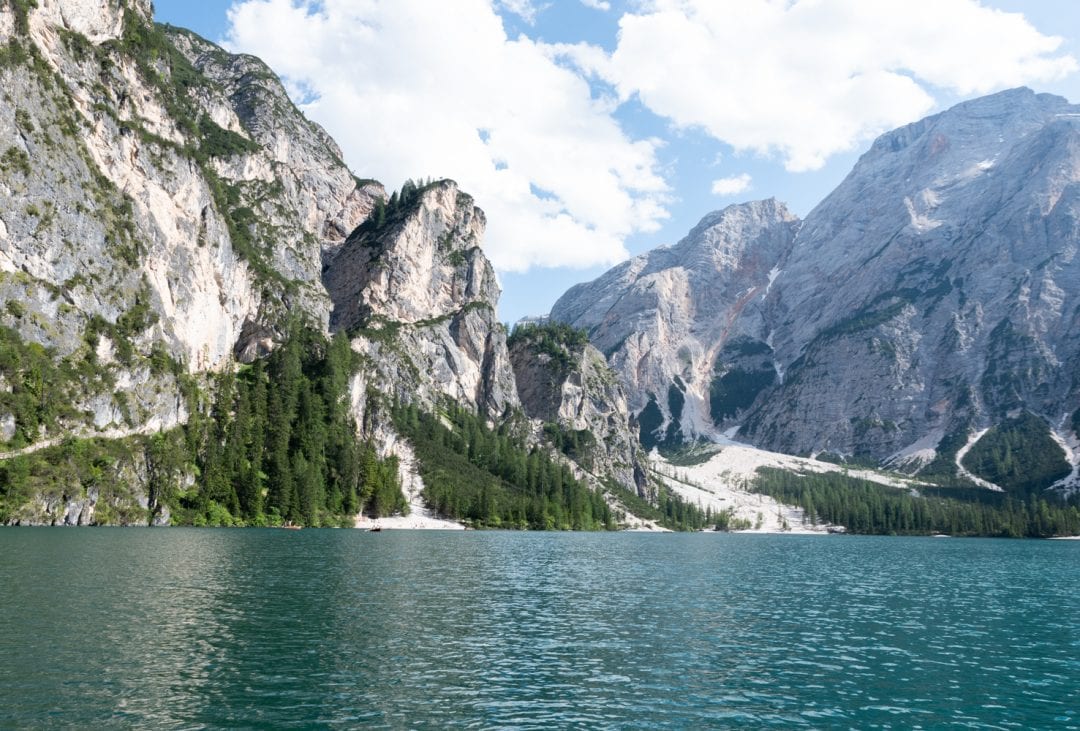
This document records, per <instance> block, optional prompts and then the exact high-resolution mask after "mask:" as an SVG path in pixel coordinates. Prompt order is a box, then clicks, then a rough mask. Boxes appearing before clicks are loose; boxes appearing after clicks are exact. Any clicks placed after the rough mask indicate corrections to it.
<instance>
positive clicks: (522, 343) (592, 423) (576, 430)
mask: <svg viewBox="0 0 1080 731" xmlns="http://www.w3.org/2000/svg"><path fill="white" fill-rule="evenodd" d="M510 362H511V364H512V365H513V368H514V377H515V379H516V380H517V385H518V393H519V394H520V398H521V405H522V407H523V409H524V410H525V413H526V415H527V416H529V418H531V419H533V420H534V421H537V422H540V423H541V424H543V428H544V430H545V431H546V432H548V434H549V435H550V436H551V438H552V441H553V442H554V443H555V444H556V445H557V446H558V447H559V448H560V449H561V450H562V451H563V452H564V453H565V454H567V455H568V456H570V457H571V458H573V459H574V460H575V461H577V462H578V463H579V464H580V465H581V466H582V467H584V468H585V469H586V470H588V471H589V472H590V473H592V474H593V475H595V476H598V477H599V478H604V477H608V478H611V479H614V480H615V481H616V482H617V483H618V484H619V485H620V486H621V487H624V488H633V491H634V492H635V493H637V494H638V495H639V496H642V497H644V496H646V495H647V494H648V479H647V471H646V459H645V454H644V452H643V451H642V449H641V446H640V443H639V442H638V439H637V434H635V433H634V432H633V431H632V429H631V426H632V418H631V416H630V410H629V407H628V406H627V403H626V396H625V395H624V393H623V389H622V386H621V385H620V384H619V381H618V377H617V375H616V374H615V372H614V371H613V370H612V369H611V368H610V367H609V366H608V364H607V361H606V360H605V359H604V355H603V353H601V352H600V351H599V350H597V349H596V348H595V347H593V346H592V345H590V344H589V342H588V339H587V337H586V335H585V333H584V332H583V331H580V330H572V329H570V328H567V327H565V326H562V327H559V326H548V325H521V324H519V325H518V326H517V327H516V328H515V329H514V332H513V334H512V335H511V338H510Z"/></svg>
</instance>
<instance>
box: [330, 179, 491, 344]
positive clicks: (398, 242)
mask: <svg viewBox="0 0 1080 731" xmlns="http://www.w3.org/2000/svg"><path fill="white" fill-rule="evenodd" d="M485 224H486V220H485V218H484V213H483V211H481V210H480V209H479V208H477V207H476V206H475V205H474V203H473V199H472V197H471V196H469V195H467V194H465V193H463V192H462V191H461V190H460V189H459V188H458V186H457V183H455V182H454V181H452V180H441V181H437V182H434V183H430V184H428V185H424V186H421V187H417V186H415V185H413V184H411V183H408V184H406V186H405V187H403V188H402V190H401V191H400V193H394V195H392V196H391V198H390V200H389V201H388V202H387V204H386V205H385V206H382V205H380V206H379V207H377V208H376V209H375V211H374V212H373V213H372V216H371V219H370V220H368V221H366V222H365V223H364V224H363V225H361V226H360V227H359V228H357V229H356V230H355V231H354V232H353V233H352V234H351V235H350V236H349V238H348V240H347V241H346V242H345V245H344V246H343V247H342V248H341V250H340V251H338V252H336V253H335V254H334V255H333V256H332V257H330V258H328V261H327V263H326V266H325V271H324V276H323V281H324V283H325V284H326V288H327V290H328V291H329V292H330V296H331V298H332V299H333V301H334V312H333V315H332V317H331V327H332V328H333V329H348V328H352V327H356V326H358V325H363V324H366V323H369V322H371V321H372V320H384V321H389V322H397V323H416V322H420V321H425V320H431V319H437V318H440V317H446V316H448V315H450V314H453V313H454V312H457V311H459V310H461V309H462V308H463V307H466V306H476V307H485V308H488V309H490V310H492V311H494V309H495V305H496V303H497V302H498V298H499V286H498V283H497V281H496V278H495V270H494V269H493V268H492V266H491V263H490V262H489V261H488V259H487V257H486V256H484V253H483V251H482V250H481V249H480V242H481V239H482V237H483V234H484V227H485Z"/></svg>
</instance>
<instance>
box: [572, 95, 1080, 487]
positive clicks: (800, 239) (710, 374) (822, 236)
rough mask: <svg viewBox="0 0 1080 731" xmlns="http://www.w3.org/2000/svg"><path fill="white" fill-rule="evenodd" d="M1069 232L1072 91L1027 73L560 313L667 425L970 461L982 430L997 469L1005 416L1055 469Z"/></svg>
mask: <svg viewBox="0 0 1080 731" xmlns="http://www.w3.org/2000/svg"><path fill="white" fill-rule="evenodd" d="M716 243H719V244H720V245H719V247H717V246H716ZM1078 244H1080V107H1078V106H1075V105H1070V104H1069V103H1068V102H1066V101H1065V100H1064V99H1061V98H1059V97H1054V96H1049V95H1042V94H1035V93H1033V92H1031V91H1030V90H1027V89H1017V90H1012V91H1006V92H1002V93H999V94H995V95H992V96H988V97H984V98H981V99H976V100H973V101H970V102H965V103H963V104H960V105H957V106H956V107H954V108H952V109H950V110H948V111H946V112H943V113H941V114H938V115H935V116H933V117H929V118H927V119H924V120H922V121H920V122H917V123H915V124H911V125H908V126H907V127H903V128H901V129H898V130H895V131H893V132H890V133H888V134H885V135H883V136H882V137H880V138H879V139H878V140H877V141H875V142H874V144H873V145H872V146H871V148H870V150H869V151H868V152H867V153H866V154H864V155H863V156H862V158H861V159H860V160H859V162H858V163H857V164H856V166H855V168H854V169H853V170H852V172H851V173H850V174H849V175H848V177H847V178H846V179H845V180H844V181H843V182H842V183H841V184H840V186H839V187H838V188H837V189H836V190H835V191H834V192H833V193H831V194H830V195H829V196H828V197H827V198H826V199H825V200H824V201H822V203H821V204H820V205H818V206H817V207H816V208H815V209H814V210H813V211H812V212H811V213H810V214H809V215H808V216H807V217H806V219H805V220H804V221H801V222H799V221H796V220H795V219H794V217H792V216H790V215H789V214H787V213H786V212H785V211H783V209H782V208H781V207H780V206H779V205H778V204H776V203H775V202H773V201H764V202H757V203H748V204H743V205H740V206H733V207H730V208H728V209H725V210H724V211H720V212H718V213H714V214H711V215H710V216H707V217H706V218H705V219H704V220H703V221H702V222H701V224H699V225H698V226H697V227H696V228H695V229H694V230H693V231H692V232H691V234H690V235H689V236H687V238H686V239H684V240H683V241H682V242H680V243H679V244H677V245H676V246H674V247H671V248H668V249H663V248H662V249H658V250H656V251H653V252H649V253H648V254H644V255H642V256H639V257H637V258H635V259H633V260H631V261H630V262H628V263H625V264H623V265H620V266H619V267H616V268H615V269H613V270H611V271H610V272H608V273H607V274H605V275H603V276H601V277H600V278H599V279H597V280H596V281H594V282H591V283H588V284H583V285H578V286H577V287H574V288H573V289H571V290H570V291H569V292H567V293H566V294H565V295H564V296H563V297H562V298H561V299H560V300H559V301H558V302H557V303H556V304H555V306H554V308H553V310H552V317H553V318H554V319H556V320H559V321H563V322H567V323H570V324H572V325H576V326H580V327H585V328H587V329H588V330H589V332H590V337H591V338H592V340H593V342H594V343H596V344H597V346H598V347H599V348H601V349H602V350H604V351H605V353H606V354H607V355H608V357H609V360H610V362H611V363H612V365H613V366H614V367H615V368H616V370H617V371H618V373H619V375H620V378H621V380H622V382H623V384H624V386H625V387H626V388H627V391H628V398H629V400H630V403H631V404H632V405H633V406H634V410H635V412H636V413H637V415H638V420H639V422H640V423H641V425H642V436H643V439H649V440H652V441H653V442H654V443H660V444H666V445H669V446H675V445H677V444H679V443H684V442H687V441H691V440H694V439H696V438H699V437H704V438H707V439H712V438H716V437H717V435H718V434H719V433H721V432H725V433H727V434H729V435H730V434H736V433H737V434H738V438H740V439H742V440H746V441H749V442H751V443H753V444H755V445H759V446H762V447H766V448H769V449H773V450H777V451H782V452H787V453H792V454H806V453H813V454H818V453H826V452H827V453H831V454H833V455H834V456H836V457H842V458H845V459H848V460H857V461H864V462H873V463H879V464H880V463H889V464H892V465H900V466H906V468H907V469H909V470H912V471H919V470H921V471H922V473H923V474H930V473H934V474H939V475H941V476H945V477H949V478H957V477H958V476H959V477H960V478H963V479H966V480H971V479H978V478H977V476H976V474H974V473H972V472H970V471H968V469H967V467H969V466H971V464H973V462H974V461H977V460H973V458H971V457H966V456H965V455H968V454H969V453H968V450H969V449H971V450H973V453H974V454H975V455H978V454H980V453H983V457H985V458H986V459H985V460H984V462H987V463H992V462H995V461H996V462H997V463H998V468H1000V469H998V468H991V467H987V465H986V464H984V465H983V466H982V468H981V470H982V471H981V473H980V474H982V475H983V476H984V477H993V478H995V479H998V478H1001V479H1004V472H1007V471H1008V470H1007V469H1006V467H1007V466H1005V465H1003V463H1004V462H1005V461H1007V460H1005V459H1004V458H1005V453H1004V452H1003V451H1002V450H1001V449H1000V446H1001V444H1002V443H1003V442H1002V440H1003V438H1004V435H1006V434H1009V435H1012V436H1011V437H1010V439H1013V438H1015V441H1014V442H1013V443H1012V450H1011V451H1014V452H1016V453H1017V454H1021V453H1039V454H1041V455H1042V456H1043V457H1045V460H1044V461H1046V462H1047V463H1048V464H1049V465H1050V466H1049V467H1047V468H1046V469H1042V468H1041V467H1040V468H1039V469H1040V472H1039V474H1040V475H1041V478H1040V480H1038V482H1039V484H1040V485H1041V486H1045V485H1046V484H1049V483H1050V482H1053V479H1057V478H1060V477H1062V476H1063V475H1065V474H1068V472H1069V463H1070V462H1071V463H1074V464H1075V458H1074V456H1073V455H1074V448H1075V447H1076V445H1077V441H1076V439H1077V436H1076V429H1077V427H1078V426H1080V424H1077V423H1076V422H1077V421H1078V420H1077V419H1074V418H1073V415H1074V414H1075V413H1076V409H1077V407H1078V406H1080V392H1078V384H1077V382H1076V379H1075V375H1074V374H1075V373H1076V372H1077V365H1078V364H1080V362H1078V358H1080V340H1078V337H1077V336H1078V328H1080V262H1078V261H1077V258H1076V253H1077V247H1078ZM713 252H716V253H715V254H713ZM665 401H666V403H665ZM706 415H707V416H706ZM1029 417H1031V418H1029ZM1020 422H1023V424H1024V425H1025V426H1023V428H1021V427H1020V426H1019V424H1020ZM1020 432H1023V436H1022V437H1021V436H1017V435H1018V434H1019V433H1020ZM984 436H985V437H986V439H987V440H988V441H984V442H983V444H982V446H981V447H980V446H979V445H978V444H976V441H977V440H979V438H980V437H984ZM958 452H959V456H958ZM995 454H996V458H995V457H994V455H995ZM1032 459H1035V458H1034V457H1033V458H1032ZM1039 459H1040V460H1041V459H1042V457H1040V458H1039ZM1066 460H1068V461H1066ZM1036 461H1038V460H1036ZM1044 466H1045V465H1044ZM1022 468H1023V465H1020V466H1017V467H1015V468H1014V469H1013V470H1012V474H1013V477H1012V478H1010V479H1012V480H1013V482H1016V481H1017V480H1019V479H1020V478H1018V477H1017V476H1016V475H1017V473H1018V472H1023V471H1024V470H1023V469H1022ZM1003 471H1004V472H1003ZM958 473H959V475H958ZM1051 478H1053V479H1051ZM1020 481H1021V482H1022V480H1020ZM984 482H985V480H984ZM989 482H991V483H992V482H993V479H990V480H989Z"/></svg>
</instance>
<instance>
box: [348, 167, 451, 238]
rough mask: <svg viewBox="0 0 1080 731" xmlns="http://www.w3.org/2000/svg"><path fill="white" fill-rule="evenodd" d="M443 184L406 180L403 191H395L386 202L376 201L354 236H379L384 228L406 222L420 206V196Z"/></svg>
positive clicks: (438, 181)
mask: <svg viewBox="0 0 1080 731" xmlns="http://www.w3.org/2000/svg"><path fill="white" fill-rule="evenodd" d="M442 182H443V181H441V180H437V181H431V180H421V181H414V180H412V179H409V180H406V181H405V183H404V184H403V185H402V186H401V190H400V191H397V190H395V191H394V192H393V193H391V194H390V197H389V198H388V199H387V200H386V201H382V200H376V201H375V208H374V210H372V212H371V215H370V216H368V218H367V220H365V221H364V222H363V223H362V224H360V226H359V228H357V229H356V231H355V232H354V235H357V236H363V235H364V234H372V235H374V234H378V233H379V232H381V231H382V230H383V229H384V228H386V227H388V226H392V225H394V224H397V223H400V222H401V221H403V220H405V218H406V217H407V216H408V215H409V214H410V213H411V212H412V211H413V210H414V209H415V208H416V206H417V205H419V203H420V196H421V195H422V194H423V193H425V192H426V191H428V190H430V189H431V188H433V187H435V186H436V185H439V184H441V183H442Z"/></svg>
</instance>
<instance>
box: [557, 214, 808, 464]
mask: <svg viewBox="0 0 1080 731" xmlns="http://www.w3.org/2000/svg"><path fill="white" fill-rule="evenodd" d="M796 225H797V219H796V218H795V217H794V216H793V215H792V214H791V213H789V212H788V210H787V209H786V208H785V207H784V206H783V204H781V203H778V202H777V201H775V200H766V201H758V202H755V203H747V204H743V205H738V206H731V207H729V208H726V209H724V210H723V211H718V212H716V213H712V214H710V215H708V216H706V217H705V218H704V219H702V221H701V222H700V223H699V224H698V225H697V226H696V227H695V228H694V230H693V231H691V232H690V233H689V234H688V235H687V236H686V238H684V239H683V240H682V241H680V242H679V243H678V244H676V245H675V246H672V247H661V248H659V249H655V250H653V251H650V252H648V253H646V254H642V255H640V256H637V257H635V258H633V259H631V260H630V261H627V262H624V263H623V264H620V265H619V266H617V267H615V268H614V269H612V270H611V271H609V272H608V273H606V274H604V275H603V276H601V277H600V278H599V279H597V280H596V281H595V282H590V283H588V284H581V285H577V286H575V287H573V288H571V289H570V290H569V291H568V292H567V293H566V294H565V295H563V296H562V297H561V298H560V299H559V301H558V302H556V303H555V306H554V308H553V309H552V313H551V314H552V318H553V319H555V320H558V321H561V322H567V323H570V324H572V325H574V326H576V327H581V328H584V329H586V330H587V331H588V332H589V337H590V339H591V340H592V342H593V343H594V344H595V345H596V347H597V348H599V349H600V350H601V351H602V352H603V353H604V354H605V355H606V356H607V357H608V359H609V361H610V363H611V365H612V367H613V368H614V369H615V370H616V372H618V374H619V376H620V378H621V379H622V383H623V385H624V387H625V388H626V392H627V397H628V401H629V405H630V408H631V410H632V412H633V413H634V414H637V415H638V418H639V421H640V424H641V438H642V441H643V442H644V443H645V444H646V446H652V445H654V444H669V445H676V444H679V443H682V442H684V441H692V440H694V439H696V438H698V437H706V438H707V437H709V436H711V435H713V434H715V433H716V431H717V429H716V426H714V422H713V419H712V418H711V417H710V385H711V384H712V382H713V379H714V376H715V371H716V369H717V367H718V366H719V367H722V365H723V363H725V362H727V361H726V360H725V359H722V358H721V353H722V351H723V350H724V348H725V347H727V346H728V345H729V344H733V343H737V342H738V341H739V339H740V338H747V337H751V338H762V337H764V336H763V331H764V330H765V324H764V321H763V317H762V311H761V303H762V297H763V295H764V293H766V292H767V291H768V290H769V287H770V284H771V282H772V278H773V277H774V276H775V267H776V265H777V263H778V262H779V261H780V258H781V256H782V255H783V254H784V253H785V252H786V250H787V248H788V247H789V246H790V244H791V240H792V238H793V236H794V233H795V230H796ZM746 405H747V406H748V405H749V404H746Z"/></svg>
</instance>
